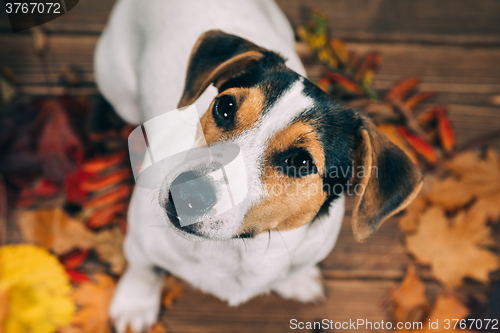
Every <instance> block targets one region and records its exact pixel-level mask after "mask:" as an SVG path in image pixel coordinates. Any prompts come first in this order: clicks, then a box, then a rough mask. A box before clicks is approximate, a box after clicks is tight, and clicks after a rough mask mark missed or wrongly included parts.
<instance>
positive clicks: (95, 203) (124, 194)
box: [84, 184, 133, 208]
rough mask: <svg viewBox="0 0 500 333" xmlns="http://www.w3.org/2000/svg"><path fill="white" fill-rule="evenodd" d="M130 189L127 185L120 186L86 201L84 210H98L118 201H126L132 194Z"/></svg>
mask: <svg viewBox="0 0 500 333" xmlns="http://www.w3.org/2000/svg"><path fill="white" fill-rule="evenodd" d="M132 188H133V187H132V186H130V185H127V184H124V185H120V186H119V187H117V188H116V189H114V190H112V191H111V192H109V193H107V194H105V195H103V196H99V197H97V198H94V199H92V200H90V201H88V202H87V203H86V204H85V205H84V206H85V208H98V207H103V206H106V205H112V204H115V203H117V202H119V201H122V200H124V199H127V198H128V197H129V196H130V194H131V193H132Z"/></svg>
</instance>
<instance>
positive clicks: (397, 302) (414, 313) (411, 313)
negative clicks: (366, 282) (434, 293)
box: [391, 266, 429, 332]
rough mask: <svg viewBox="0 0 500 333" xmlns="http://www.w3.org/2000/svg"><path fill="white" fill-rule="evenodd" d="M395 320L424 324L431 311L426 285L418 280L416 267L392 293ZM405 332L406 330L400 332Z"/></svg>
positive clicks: (410, 269)
mask: <svg viewBox="0 0 500 333" xmlns="http://www.w3.org/2000/svg"><path fill="white" fill-rule="evenodd" d="M391 294H392V297H393V302H394V319H395V320H396V321H398V322H422V321H423V320H424V319H425V317H426V315H427V314H428V311H429V309H428V308H429V305H428V304H427V298H426V297H425V284H423V283H422V281H421V280H420V279H419V278H418V276H417V273H416V272H415V266H410V267H409V268H408V272H407V273H406V276H405V278H404V279H403V281H402V282H401V284H400V285H399V286H398V288H395V289H393V290H392V291H391ZM400 331H401V332H402V331H405V330H400Z"/></svg>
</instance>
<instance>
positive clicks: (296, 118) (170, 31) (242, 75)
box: [96, 0, 421, 332]
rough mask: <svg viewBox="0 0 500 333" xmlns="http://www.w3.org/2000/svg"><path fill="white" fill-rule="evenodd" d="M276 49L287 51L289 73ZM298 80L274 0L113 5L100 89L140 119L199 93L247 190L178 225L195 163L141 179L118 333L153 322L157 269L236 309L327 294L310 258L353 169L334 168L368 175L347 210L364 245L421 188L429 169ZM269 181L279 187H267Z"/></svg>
mask: <svg viewBox="0 0 500 333" xmlns="http://www.w3.org/2000/svg"><path fill="white" fill-rule="evenodd" d="M212 29H222V30H224V32H222V31H215V30H212ZM209 30H211V31H209ZM207 31H208V32H207ZM226 33H229V34H231V35H229V34H226ZM200 35H201V37H200ZM235 35H236V36H239V37H236V36H235ZM240 37H243V38H240ZM250 41H251V42H250ZM254 43H255V44H254ZM256 44H257V45H259V46H257V45H256ZM191 50H193V51H191ZM268 50H272V51H276V52H279V53H280V54H281V55H283V56H285V57H287V58H288V61H287V62H286V66H288V68H287V67H286V66H285V61H284V59H283V58H282V57H280V56H279V55H278V54H276V53H274V52H270V51H268ZM186 68H187V73H186ZM290 69H292V70H293V71H292V70H290ZM302 75H304V69H303V67H302V65H301V63H300V61H299V59H298V57H297V55H296V54H295V51H294V39H293V32H292V30H291V28H290V26H289V23H288V22H287V21H286V19H285V17H284V15H283V14H282V13H281V11H280V10H279V8H278V7H277V6H276V4H274V2H272V1H269V0H255V1H235V0H214V1H197V0H188V1H186V0H178V1H162V0H147V1H139V0H121V1H119V2H118V4H117V6H116V7H115V9H114V11H113V13H112V16H111V18H110V23H109V24H108V26H107V28H106V31H105V32H104V34H103V36H102V37H101V40H100V41H99V45H98V49H97V51H96V76H97V82H98V85H99V88H100V89H101V91H102V92H103V94H104V95H105V97H106V98H108V100H109V101H110V102H111V103H112V104H113V106H114V107H115V108H116V110H117V111H118V113H119V114H120V115H121V116H122V117H123V118H124V119H126V120H128V121H129V122H131V123H135V124H139V123H141V122H144V121H147V120H149V119H151V118H153V117H155V116H158V115H160V114H162V113H164V112H168V111H170V110H173V109H175V108H176V106H177V102H178V101H179V100H181V102H180V103H179V107H184V106H187V105H189V104H191V103H193V102H194V103H195V104H196V106H197V109H198V110H199V111H200V113H202V112H203V114H200V116H201V125H202V128H203V132H204V134H205V138H206V141H207V143H208V144H210V145H217V144H218V143H220V142H232V143H235V144H237V145H238V146H239V147H240V149H241V154H242V156H243V159H244V162H245V165H246V175H247V178H248V179H247V181H248V185H249V188H250V190H249V191H248V196H247V197H246V198H245V200H243V201H242V202H241V203H240V204H238V205H237V206H236V207H235V208H233V209H232V210H231V211H229V212H224V213H222V214H220V215H218V216H215V217H210V218H206V220H204V221H203V222H199V223H195V224H193V225H191V226H187V227H181V226H180V225H179V218H178V217H177V216H176V214H177V213H176V210H175V207H173V203H172V196H171V191H170V187H171V185H172V184H173V181H175V180H174V179H176V177H180V175H182V174H183V173H186V172H190V171H191V170H198V171H199V170H200V168H198V169H197V165H195V164H192V165H186V166H183V167H181V168H180V169H179V170H176V171H175V172H173V175H169V176H167V177H166V178H165V181H164V183H163V185H162V187H161V188H160V190H159V191H151V190H148V189H143V188H140V187H136V189H135V191H134V194H133V196H132V201H131V206H130V210H129V217H128V221H129V229H128V232H127V237H126V240H125V246H124V249H125V254H126V257H127V259H128V268H127V271H126V272H125V274H124V276H123V277H122V279H121V280H120V283H119V286H118V289H117V292H116V295H115V297H114V300H113V303H112V306H111V309H110V311H111V315H112V317H113V318H114V320H115V321H116V325H117V328H118V330H119V331H120V332H122V331H124V330H125V327H126V325H127V324H131V325H132V327H133V328H134V329H135V330H136V331H139V330H142V329H144V328H145V327H147V326H148V325H150V324H152V323H153V322H154V321H155V319H156V316H157V314H158V310H159V297H160V292H161V288H162V274H161V273H160V272H159V271H158V270H157V269H156V268H162V269H164V270H167V271H168V272H170V273H172V274H174V275H176V276H179V277H181V278H182V279H184V280H186V281H188V282H189V283H191V284H192V285H193V286H196V287H197V288H199V289H201V290H202V291H205V292H207V293H211V294H213V295H215V296H217V297H219V298H221V299H223V300H226V301H227V302H228V303H229V304H230V305H237V304H240V303H242V302H245V301H247V300H248V299H250V298H251V297H253V296H255V295H258V294H262V293H266V292H270V291H275V292H277V293H278V294H280V295H281V296H283V297H285V298H289V299H295V300H299V301H317V300H320V299H321V298H322V297H324V296H323V288H322V284H321V278H320V273H319V270H318V268H317V267H316V264H317V263H318V262H319V261H321V260H322V259H324V258H325V257H326V255H327V254H328V253H329V252H330V251H331V249H332V248H333V246H334V244H335V241H336V239H337V236H338V233H339V230H340V226H341V223H342V218H343V215H344V195H343V194H342V193H341V194H338V193H335V194H332V193H331V191H330V190H328V191H327V190H325V188H326V186H327V185H328V186H333V187H334V188H336V185H340V186H341V187H342V188H345V186H346V183H348V181H349V179H350V178H351V172H350V171H348V175H347V176H346V175H344V176H335V177H333V176H331V172H332V170H334V169H336V170H337V171H338V172H339V173H344V172H346V169H347V170H351V169H350V168H351V167H354V166H355V165H357V166H362V167H364V168H366V169H367V170H365V171H368V173H367V175H366V176H354V177H353V178H356V180H357V182H358V183H360V184H361V185H362V186H363V189H366V190H365V191H364V193H363V194H361V195H360V196H359V198H358V203H357V205H356V209H355V211H354V217H353V220H354V222H353V227H354V233H355V235H356V237H357V239H358V240H364V239H366V238H367V237H369V236H370V235H371V234H372V233H373V232H374V231H375V230H376V229H377V228H378V227H379V226H380V224H381V223H382V222H383V221H384V220H385V219H386V218H387V217H389V216H391V215H393V214H394V213H396V212H397V211H399V210H401V209H402V208H404V207H405V206H406V204H408V203H409V202H410V201H411V199H412V198H413V197H414V196H415V195H416V193H417V192H418V189H419V187H420V185H421V177H420V174H419V172H418V171H417V170H416V169H415V167H414V166H413V165H412V164H411V162H409V160H408V159H407V158H406V156H405V155H404V154H403V153H401V152H400V151H399V150H398V149H397V148H395V147H394V146H393V145H392V144H390V143H389V142H388V140H387V139H385V138H384V137H383V135H381V134H380V133H378V131H377V130H376V128H375V127H374V126H373V124H371V123H370V122H369V121H368V120H366V119H365V118H364V117H362V116H360V115H359V114H357V113H356V112H355V111H352V110H346V109H344V108H342V107H341V106H339V105H338V104H335V103H334V102H332V101H330V100H329V98H328V96H327V95H326V94H324V93H323V92H322V91H320V89H319V88H317V87H316V86H314V85H313V84H311V83H310V82H309V81H307V79H305V78H304V77H303V76H302ZM184 82H185V84H184ZM210 84H213V85H214V86H216V88H217V89H218V92H217V91H216V89H215V88H209V89H207V87H208V85H210ZM183 87H184V88H183ZM202 93H203V95H202ZM216 95H217V98H216V99H215V100H214V97H215V96H216ZM200 96H201V97H200ZM212 100H214V101H213V102H212ZM228 100H229V102H228ZM224 103H225V104H224ZM209 106H210V108H209ZM207 109H208V111H207V112H205V110H207ZM221 109H222V110H229V111H231V112H230V114H229V115H230V116H228V114H227V113H226V112H221V111H220V110H221ZM210 111H211V112H210ZM298 165H302V166H303V167H302V166H298ZM373 167H375V168H379V169H380V172H381V175H380V177H381V178H383V179H382V181H383V182H382V183H380V181H379V180H378V179H377V178H378V177H379V174H378V172H379V169H377V177H370V170H372V168H373ZM204 168H205V169H207V168H210V166H205V167H204ZM351 171H352V170H351ZM372 176H373V173H372ZM391 177H393V178H394V184H392V181H390V178H391ZM384 179H385V182H384ZM388 182H389V183H391V184H387V183H388ZM212 185H213V186H215V187H217V186H218V185H216V184H215V185H214V184H212ZM212 185H211V186H212ZM318 187H319V188H320V189H321V190H320V191H319V192H314V193H313V192H312V189H313V188H318ZM275 188H279V189H285V190H284V191H281V192H280V193H278V194H274V193H271V192H272V191H273V190H274V189H275ZM311 193H312V194H311ZM188 194H190V195H191V193H188ZM193 195H198V194H196V193H194V194H193ZM217 199H218V198H217ZM189 204H190V203H189ZM197 213H198V212H197ZM200 214H201V213H200ZM170 222H171V223H170Z"/></svg>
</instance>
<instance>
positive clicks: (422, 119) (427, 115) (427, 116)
mask: <svg viewBox="0 0 500 333" xmlns="http://www.w3.org/2000/svg"><path fill="white" fill-rule="evenodd" d="M447 111H448V110H447V108H446V106H435V107H433V108H430V109H429V110H426V111H424V112H422V114H420V116H419V117H418V123H419V124H420V125H421V126H427V125H429V124H430V123H431V122H433V121H434V120H436V119H437V118H438V116H439V115H440V114H446V112H447Z"/></svg>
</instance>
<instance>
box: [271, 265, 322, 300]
mask: <svg viewBox="0 0 500 333" xmlns="http://www.w3.org/2000/svg"><path fill="white" fill-rule="evenodd" d="M273 291H274V292H275V293H277V294H278V295H280V296H281V297H283V298H286V299H290V300H294V301H298V302H304V303H309V302H311V303H321V302H324V301H325V300H326V297H325V291H324V289H323V279H322V278H321V272H320V270H319V268H318V267H316V266H314V267H311V268H309V269H307V270H305V271H303V272H302V273H300V274H299V275H295V276H292V277H290V278H289V279H288V280H285V281H283V282H281V283H279V284H278V285H276V286H274V288H273Z"/></svg>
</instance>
